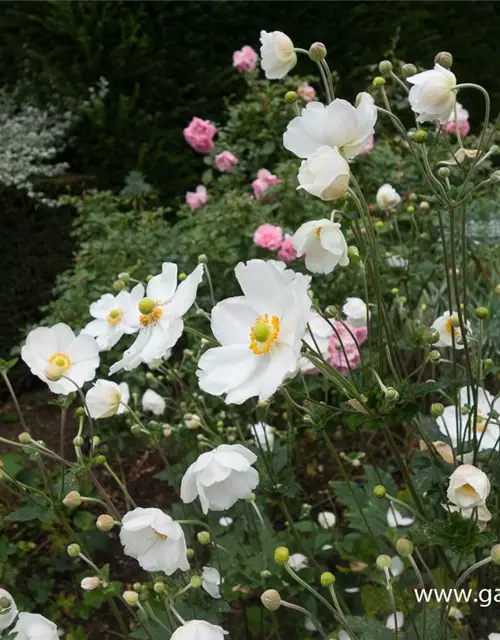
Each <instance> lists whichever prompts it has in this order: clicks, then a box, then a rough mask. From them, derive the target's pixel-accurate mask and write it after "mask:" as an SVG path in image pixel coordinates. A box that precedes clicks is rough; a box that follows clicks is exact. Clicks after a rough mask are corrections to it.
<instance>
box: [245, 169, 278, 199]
mask: <svg viewBox="0 0 500 640" xmlns="http://www.w3.org/2000/svg"><path fill="white" fill-rule="evenodd" d="M280 182H281V180H280V179H279V178H278V176H275V175H274V174H272V173H271V172H270V171H268V170H267V169H259V171H258V172H257V178H256V179H255V180H254V181H253V182H252V188H253V193H254V196H255V197H256V198H257V200H259V199H260V197H261V196H262V194H263V193H265V192H266V191H267V190H268V189H269V187H272V186H274V185H275V184H279V183H280Z"/></svg>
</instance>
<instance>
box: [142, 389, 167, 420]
mask: <svg viewBox="0 0 500 640" xmlns="http://www.w3.org/2000/svg"><path fill="white" fill-rule="evenodd" d="M141 402H142V408H143V409H144V411H151V413H154V414H155V416H161V415H163V413H164V411H165V407H166V406H167V403H166V402H165V400H164V399H163V398H162V397H161V396H160V395H159V394H158V393H156V391H153V389H146V391H145V392H144V395H143V396H142V401H141Z"/></svg>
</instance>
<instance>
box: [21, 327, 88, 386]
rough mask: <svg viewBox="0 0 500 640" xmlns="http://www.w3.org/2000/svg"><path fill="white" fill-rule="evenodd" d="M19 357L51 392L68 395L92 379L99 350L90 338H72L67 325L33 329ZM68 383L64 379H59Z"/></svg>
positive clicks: (82, 336) (73, 336)
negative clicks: (66, 378) (65, 377)
mask: <svg viewBox="0 0 500 640" xmlns="http://www.w3.org/2000/svg"><path fill="white" fill-rule="evenodd" d="M21 358H22V359H23V360H24V362H25V363H26V364H27V365H28V367H29V368H30V370H31V373H33V374H34V375H35V376H38V377H39V378H40V380H43V381H44V382H46V383H47V385H48V387H49V389H50V390H51V391H52V392H53V393H61V394H63V395H68V393H72V392H74V391H76V386H75V385H77V386H78V387H82V386H83V385H84V383H85V382H89V381H90V380H92V379H93V378H94V376H95V370H96V369H97V367H98V366H99V349H98V348H97V343H96V341H95V340H94V338H92V336H88V335H84V334H80V335H79V336H75V334H74V333H73V330H72V329H71V328H70V327H68V325H67V324H64V323H62V322H60V323H59V324H55V325H54V326H53V327H38V328H37V329H33V331H30V332H29V334H28V337H27V338H26V343H25V344H24V346H23V348H22V349H21ZM62 375H64V376H67V377H68V378H70V379H71V380H72V381H73V382H74V383H75V384H73V383H72V382H71V380H65V379H64V378H62V377H61V376H62Z"/></svg>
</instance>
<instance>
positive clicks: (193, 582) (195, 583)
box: [189, 576, 201, 589]
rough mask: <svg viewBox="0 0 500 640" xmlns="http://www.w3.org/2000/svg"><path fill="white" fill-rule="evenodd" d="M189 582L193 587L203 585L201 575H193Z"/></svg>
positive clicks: (197, 587)
mask: <svg viewBox="0 0 500 640" xmlns="http://www.w3.org/2000/svg"><path fill="white" fill-rule="evenodd" d="M189 584H190V585H191V587H192V588H193V589H199V588H200V587H201V578H200V576H192V577H191V580H190V581H189Z"/></svg>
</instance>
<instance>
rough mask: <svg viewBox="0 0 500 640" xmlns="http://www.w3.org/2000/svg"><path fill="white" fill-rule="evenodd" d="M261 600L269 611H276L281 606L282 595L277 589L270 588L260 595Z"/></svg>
mask: <svg viewBox="0 0 500 640" xmlns="http://www.w3.org/2000/svg"><path fill="white" fill-rule="evenodd" d="M260 601H261V602H262V604H263V605H264V606H265V608H266V609H267V610H268V611H276V610H277V609H279V608H280V607H281V596H280V594H279V593H278V592H277V591H276V589H268V590H267V591H264V593H263V594H262V595H261V596H260Z"/></svg>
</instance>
